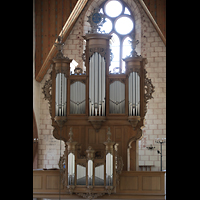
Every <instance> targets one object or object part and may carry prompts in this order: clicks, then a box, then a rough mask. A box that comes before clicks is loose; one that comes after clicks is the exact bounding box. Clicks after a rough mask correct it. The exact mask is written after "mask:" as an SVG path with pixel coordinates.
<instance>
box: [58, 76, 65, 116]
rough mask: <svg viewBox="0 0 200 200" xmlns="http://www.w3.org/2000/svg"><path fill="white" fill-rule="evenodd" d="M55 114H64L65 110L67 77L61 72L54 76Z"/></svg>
mask: <svg viewBox="0 0 200 200" xmlns="http://www.w3.org/2000/svg"><path fill="white" fill-rule="evenodd" d="M55 110H56V116H66V112H67V78H66V77H65V76H64V74H62V73H58V74H57V76H56V101H55Z"/></svg>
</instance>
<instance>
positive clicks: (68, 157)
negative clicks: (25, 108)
mask: <svg viewBox="0 0 200 200" xmlns="http://www.w3.org/2000/svg"><path fill="white" fill-rule="evenodd" d="M51 199H57V200H58V199H59V200H60V199H129V200H131V199H134V200H137V199H151V200H153V199H160V200H161V199H166V0H33V200H51Z"/></svg>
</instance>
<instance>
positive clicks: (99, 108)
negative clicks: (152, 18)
mask: <svg viewBox="0 0 200 200" xmlns="http://www.w3.org/2000/svg"><path fill="white" fill-rule="evenodd" d="M101 59H102V58H101V55H100V54H99V98H98V99H99V116H101V78H102V77H101Z"/></svg>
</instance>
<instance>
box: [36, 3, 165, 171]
mask: <svg viewBox="0 0 200 200" xmlns="http://www.w3.org/2000/svg"><path fill="white" fill-rule="evenodd" d="M102 2H103V0H100V1H97V0H94V1H91V0H89V1H88V3H87V5H86V7H85V8H84V10H83V11H82V13H81V15H80V17H79V18H78V20H77V22H76V23H75V25H74V27H73V29H72V31H71V33H70V35H69V36H68V38H67V39H66V41H65V45H64V48H63V49H64V51H63V53H64V55H65V56H68V57H69V58H70V59H75V60H76V61H77V62H78V63H79V66H81V67H82V66H83V64H84V63H83V61H82V53H83V50H84V45H85V43H84V41H83V39H82V37H81V36H83V35H85V33H86V32H87V31H88V25H89V24H88V23H87V22H86V21H87V17H86V16H88V15H89V13H91V12H92V10H93V8H94V7H95V6H96V5H100V4H101V3H102ZM125 2H126V3H127V4H128V5H129V8H130V9H131V10H132V11H133V12H134V18H135V24H136V26H135V27H136V39H138V40H139V41H140V43H139V45H138V47H137V49H136V50H137V52H138V54H141V55H142V56H143V57H146V58H147V59H148V64H147V66H146V69H147V72H148V73H147V75H148V78H151V80H152V83H153V85H154V86H155V92H154V93H153V97H154V99H151V100H150V101H149V103H148V111H147V114H146V123H145V127H144V128H143V138H142V139H141V140H140V141H139V164H140V165H149V164H151V165H154V167H152V171H157V170H160V155H158V154H157V149H159V150H160V144H157V143H155V142H154V140H155V138H158V137H160V138H164V137H166V47H165V45H164V43H163V42H162V40H161V38H160V37H159V35H158V33H157V32H156V30H155V28H154V27H153V25H152V23H151V22H150V20H149V18H148V17H147V15H146V14H145V12H144V11H143V10H142V8H141V6H140V5H139V4H138V3H137V1H131V0H125ZM83 70H85V69H83ZM50 71H51V68H50V69H49V70H48V72H47V74H46V75H45V77H44V79H43V80H42V81H41V83H40V95H39V98H40V100H39V101H40V105H39V107H40V120H39V125H38V127H39V128H38V129H39V131H38V133H39V136H38V137H39V150H38V155H39V156H38V168H51V167H58V165H57V164H58V161H59V156H60V155H59V154H60V141H59V140H56V139H55V138H54V137H53V133H52V132H53V128H52V126H51V118H50V114H49V108H48V101H47V100H44V95H43V94H42V87H43V85H44V83H45V81H46V80H47V79H48V78H49V72H50ZM61 144H62V151H61V155H62V154H63V152H64V142H63V141H62V142H61ZM150 144H152V145H153V146H155V147H156V148H155V149H154V150H147V148H146V147H147V146H149V145H150ZM162 160H163V170H164V169H166V148H165V144H164V145H163V159H162Z"/></svg>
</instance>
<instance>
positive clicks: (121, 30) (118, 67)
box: [100, 0, 134, 74]
mask: <svg viewBox="0 0 200 200" xmlns="http://www.w3.org/2000/svg"><path fill="white" fill-rule="evenodd" d="M100 12H101V13H103V14H104V15H105V16H106V18H105V19H106V22H105V23H104V24H103V26H102V28H101V31H104V32H105V33H108V34H111V35H112V36H113V37H112V38H111V40H110V48H111V52H112V59H111V64H110V67H109V72H110V73H111V74H116V73H119V74H121V73H125V71H126V69H125V62H124V61H123V60H122V58H125V57H126V56H129V55H130V52H131V50H132V49H131V44H130V43H129V40H131V35H132V34H133V32H134V19H133V16H132V15H131V11H130V10H129V8H128V6H127V5H126V4H125V3H124V2H122V1H120V0H109V1H106V2H104V3H103V4H102V5H101V6H100Z"/></svg>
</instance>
